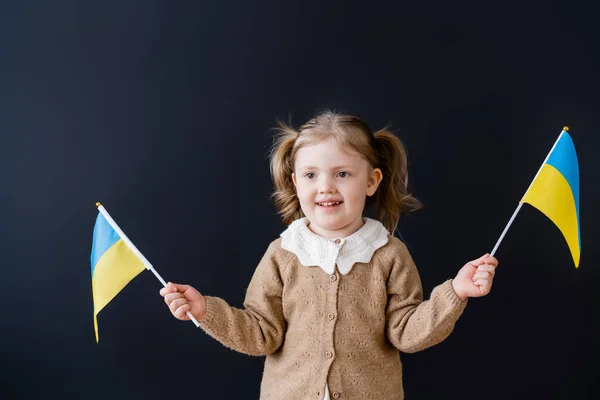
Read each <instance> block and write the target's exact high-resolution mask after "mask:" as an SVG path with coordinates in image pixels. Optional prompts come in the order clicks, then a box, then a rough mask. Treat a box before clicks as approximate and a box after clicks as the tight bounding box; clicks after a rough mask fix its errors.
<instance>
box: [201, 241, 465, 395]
mask: <svg viewBox="0 0 600 400" xmlns="http://www.w3.org/2000/svg"><path fill="white" fill-rule="evenodd" d="M205 298H206V305H207V311H206V315H205V317H204V319H203V320H202V321H201V322H200V326H201V328H202V329H203V330H204V331H205V332H207V333H208V334H209V335H211V336H212V337H214V338H215V339H217V340H218V341H220V342H221V343H222V344H223V345H225V346H227V347H229V348H231V349H233V350H236V351H239V352H242V353H245V354H249V355H256V356H267V357H266V361H265V368H264V373H263V379H262V383H261V394H260V399H261V400H276V399H277V400H282V399H294V400H296V399H314V400H322V399H323V395H324V393H323V391H324V388H325V387H326V383H327V384H328V386H329V389H330V390H331V392H332V395H333V397H334V398H342V399H363V400H364V399H377V400H388V399H389V400H391V399H396V400H401V399H403V398H404V394H403V386H402V365H401V362H400V357H399V351H403V352H407V353H412V352H416V351H419V350H423V349H425V348H428V347H430V346H433V345H435V344H437V343H439V342H441V341H442V340H444V339H445V338H446V337H447V336H448V335H449V334H450V332H451V331H452V329H453V328H454V325H455V322H456V320H457V319H458V317H459V316H460V315H461V314H462V312H463V310H464V307H465V306H466V303H467V302H466V301H464V302H463V301H461V300H460V299H459V298H458V296H457V295H456V293H455V292H454V290H453V288H452V284H451V280H448V281H446V282H444V283H443V284H441V285H439V286H437V287H436V288H434V290H433V291H432V293H431V296H430V298H429V300H427V301H423V294H422V287H421V281H420V278H419V274H418V272H417V269H416V267H415V265H414V263H413V260H412V258H411V256H410V254H409V252H408V250H407V248H406V246H405V245H404V243H402V242H401V241H400V240H399V239H397V238H395V237H393V236H389V238H388V241H387V243H386V244H385V245H384V246H382V247H380V248H378V249H377V250H376V251H375V252H374V254H373V256H372V257H371V259H370V261H368V262H366V263H356V264H354V265H353V266H351V269H350V270H349V271H348V273H347V274H346V275H342V274H340V273H339V272H338V271H333V273H331V274H328V273H327V272H325V271H324V270H323V269H321V268H306V267H305V266H303V265H302V263H301V262H300V260H299V258H298V256H297V255H296V254H294V253H292V252H290V251H287V250H285V249H283V248H282V238H279V239H277V240H275V241H273V242H272V243H271V244H270V246H269V248H268V249H267V251H266V253H265V254H264V256H263V258H262V260H261V261H260V263H259V265H258V267H257V269H256V271H255V272H254V275H253V277H252V280H251V282H250V285H249V287H248V290H247V293H246V298H245V300H244V309H238V308H235V307H231V306H229V305H228V304H227V303H226V302H225V301H224V300H223V299H220V298H218V297H210V296H205ZM336 396H337V397H336Z"/></svg>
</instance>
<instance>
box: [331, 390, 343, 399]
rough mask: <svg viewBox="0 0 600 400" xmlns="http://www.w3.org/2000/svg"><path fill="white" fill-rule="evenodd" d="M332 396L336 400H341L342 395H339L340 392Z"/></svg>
mask: <svg viewBox="0 0 600 400" xmlns="http://www.w3.org/2000/svg"><path fill="white" fill-rule="evenodd" d="M331 395H332V396H333V398H334V399H339V398H340V396H341V394H339V393H338V392H333V393H332V394H331Z"/></svg>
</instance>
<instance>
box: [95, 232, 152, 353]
mask: <svg viewBox="0 0 600 400" xmlns="http://www.w3.org/2000/svg"><path fill="white" fill-rule="evenodd" d="M144 269H145V267H144V263H143V262H142V261H141V260H140V259H139V258H138V257H137V256H136V255H135V254H134V253H133V252H132V251H131V250H130V249H129V247H127V244H126V243H125V242H124V241H123V239H120V240H118V241H117V242H115V244H113V245H112V246H111V247H110V248H109V249H108V250H107V251H106V252H105V253H104V254H102V256H101V257H100V259H99V260H98V263H97V264H96V266H95V268H94V276H93V277H92V292H93V296H94V330H95V331H96V341H98V320H97V316H98V313H99V312H100V311H101V310H102V309H103V308H104V306H106V305H107V304H108V302H109V301H111V300H112V299H113V298H114V297H115V296H116V295H117V294H118V293H119V292H120V291H121V290H122V289H123V288H124V287H125V286H126V285H127V284H128V283H129V282H130V281H131V280H132V279H133V278H135V277H136V276H137V275H138V274H139V273H140V272H142V271H143V270H144Z"/></svg>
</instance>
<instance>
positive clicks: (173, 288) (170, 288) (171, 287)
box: [160, 282, 177, 296]
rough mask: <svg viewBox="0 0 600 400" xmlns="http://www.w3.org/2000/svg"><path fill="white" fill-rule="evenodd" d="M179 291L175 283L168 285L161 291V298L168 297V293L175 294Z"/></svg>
mask: <svg viewBox="0 0 600 400" xmlns="http://www.w3.org/2000/svg"><path fill="white" fill-rule="evenodd" d="M176 291H177V287H176V286H175V284H174V283H171V282H169V283H167V286H165V287H164V288H162V289H160V294H161V296H164V295H166V294H167V293H173V292H176Z"/></svg>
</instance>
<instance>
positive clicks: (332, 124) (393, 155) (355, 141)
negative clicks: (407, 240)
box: [269, 110, 421, 233]
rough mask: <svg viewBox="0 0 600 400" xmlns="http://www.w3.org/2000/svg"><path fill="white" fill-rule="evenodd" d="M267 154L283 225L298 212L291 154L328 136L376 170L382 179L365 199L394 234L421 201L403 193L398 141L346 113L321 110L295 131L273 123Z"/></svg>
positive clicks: (405, 188)
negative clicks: (271, 142) (403, 219)
mask: <svg viewBox="0 0 600 400" xmlns="http://www.w3.org/2000/svg"><path fill="white" fill-rule="evenodd" d="M275 133H276V134H275V140H274V142H273V147H272V149H271V152H270V156H269V158H270V165H271V176H272V178H273V184H274V186H275V191H274V192H273V195H272V197H273V199H274V201H275V206H276V208H277V210H278V212H279V214H280V215H281V217H282V219H283V223H284V224H285V225H289V224H291V223H292V222H293V221H294V220H296V219H298V218H301V217H303V216H304V213H303V212H302V209H301V208H300V201H299V200H298V197H297V196H296V190H295V187H294V182H293V181H292V173H293V172H294V158H295V155H296V152H297V151H298V150H299V149H300V148H302V147H304V146H307V145H310V144H314V143H316V142H319V141H321V140H324V139H328V138H333V139H334V140H335V141H336V142H337V144H338V145H341V146H349V147H350V148H352V149H354V150H355V151H356V152H358V153H359V154H361V155H362V156H363V157H365V159H366V160H367V161H368V162H369V164H370V165H371V166H372V167H373V168H379V169H381V172H382V174H383V179H382V181H381V183H380V184H379V188H378V189H377V192H376V193H375V194H374V195H373V196H371V197H367V203H366V204H365V206H366V205H367V204H369V203H371V202H372V203H374V204H375V207H376V218H377V219H378V220H379V221H380V222H381V223H382V224H383V225H384V226H385V227H386V229H388V230H389V231H390V232H392V233H393V232H394V231H395V230H396V227H397V225H398V221H399V220H400V217H401V216H402V214H404V213H406V212H408V211H413V210H416V209H419V208H420V207H421V203H420V202H419V201H418V200H417V199H416V198H414V197H413V196H412V195H411V194H410V193H409V192H408V170H407V159H406V150H405V148H404V145H403V144H402V142H401V141H400V139H398V138H397V137H396V136H395V135H394V134H393V133H392V132H390V131H388V130H386V129H382V130H379V131H377V132H375V133H373V132H372V131H371V129H370V128H369V127H368V125H367V124H366V123H364V122H363V121H362V120H360V119H359V118H357V117H354V116H352V115H343V114H338V113H336V112H334V111H329V110H326V111H323V112H320V113H319V114H317V115H316V116H315V117H314V118H312V119H310V120H309V121H308V122H306V123H305V124H304V125H302V126H301V127H300V128H299V129H298V130H295V129H294V128H293V127H292V126H291V124H287V123H285V122H282V121H278V127H277V128H275Z"/></svg>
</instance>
